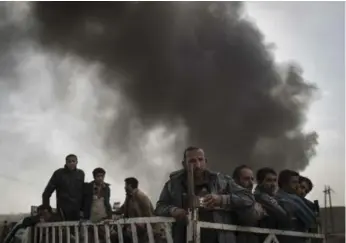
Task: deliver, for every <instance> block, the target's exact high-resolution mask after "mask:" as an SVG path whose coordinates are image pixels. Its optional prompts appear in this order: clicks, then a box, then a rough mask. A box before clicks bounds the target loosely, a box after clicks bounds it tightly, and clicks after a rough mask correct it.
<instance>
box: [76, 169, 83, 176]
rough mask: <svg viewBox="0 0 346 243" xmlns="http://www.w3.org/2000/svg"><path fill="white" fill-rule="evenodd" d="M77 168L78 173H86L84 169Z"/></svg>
mask: <svg viewBox="0 0 346 243" xmlns="http://www.w3.org/2000/svg"><path fill="white" fill-rule="evenodd" d="M76 170H77V173H78V174H81V175H84V171H83V170H81V169H78V168H77V169H76Z"/></svg>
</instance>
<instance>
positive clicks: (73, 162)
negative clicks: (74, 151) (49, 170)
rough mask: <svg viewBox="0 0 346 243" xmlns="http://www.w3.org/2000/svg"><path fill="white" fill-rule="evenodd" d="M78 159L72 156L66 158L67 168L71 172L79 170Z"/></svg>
mask: <svg viewBox="0 0 346 243" xmlns="http://www.w3.org/2000/svg"><path fill="white" fill-rule="evenodd" d="M77 163H78V161H77V158H76V157H75V156H70V157H68V158H66V167H67V168H68V169H69V170H75V169H76V168H77Z"/></svg>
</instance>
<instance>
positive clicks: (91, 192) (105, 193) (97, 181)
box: [83, 168, 112, 222]
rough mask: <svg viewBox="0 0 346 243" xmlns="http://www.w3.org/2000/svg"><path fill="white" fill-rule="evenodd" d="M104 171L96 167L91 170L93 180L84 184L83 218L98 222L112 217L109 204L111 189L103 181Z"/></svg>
mask: <svg viewBox="0 0 346 243" xmlns="http://www.w3.org/2000/svg"><path fill="white" fill-rule="evenodd" d="M105 175H106V171H105V170H104V169H102V168H96V169H94V171H93V177H94V180H93V181H92V182H90V183H85V185H84V196H83V198H84V202H83V218H84V219H88V220H91V221H93V222H98V221H101V220H104V219H112V207H111V204H110V196H111V190H110V188H109V184H107V183H105V182H104V179H105Z"/></svg>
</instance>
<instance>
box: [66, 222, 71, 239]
mask: <svg viewBox="0 0 346 243" xmlns="http://www.w3.org/2000/svg"><path fill="white" fill-rule="evenodd" d="M70 241H71V232H70V226H66V242H67V243H70Z"/></svg>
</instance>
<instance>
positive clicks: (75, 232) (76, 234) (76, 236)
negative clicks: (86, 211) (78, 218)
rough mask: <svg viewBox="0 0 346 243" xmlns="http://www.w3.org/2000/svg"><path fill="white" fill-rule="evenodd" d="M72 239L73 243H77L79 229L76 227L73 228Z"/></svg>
mask: <svg viewBox="0 0 346 243" xmlns="http://www.w3.org/2000/svg"><path fill="white" fill-rule="evenodd" d="M74 237H75V243H79V227H78V226H77V225H75V226H74Z"/></svg>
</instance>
